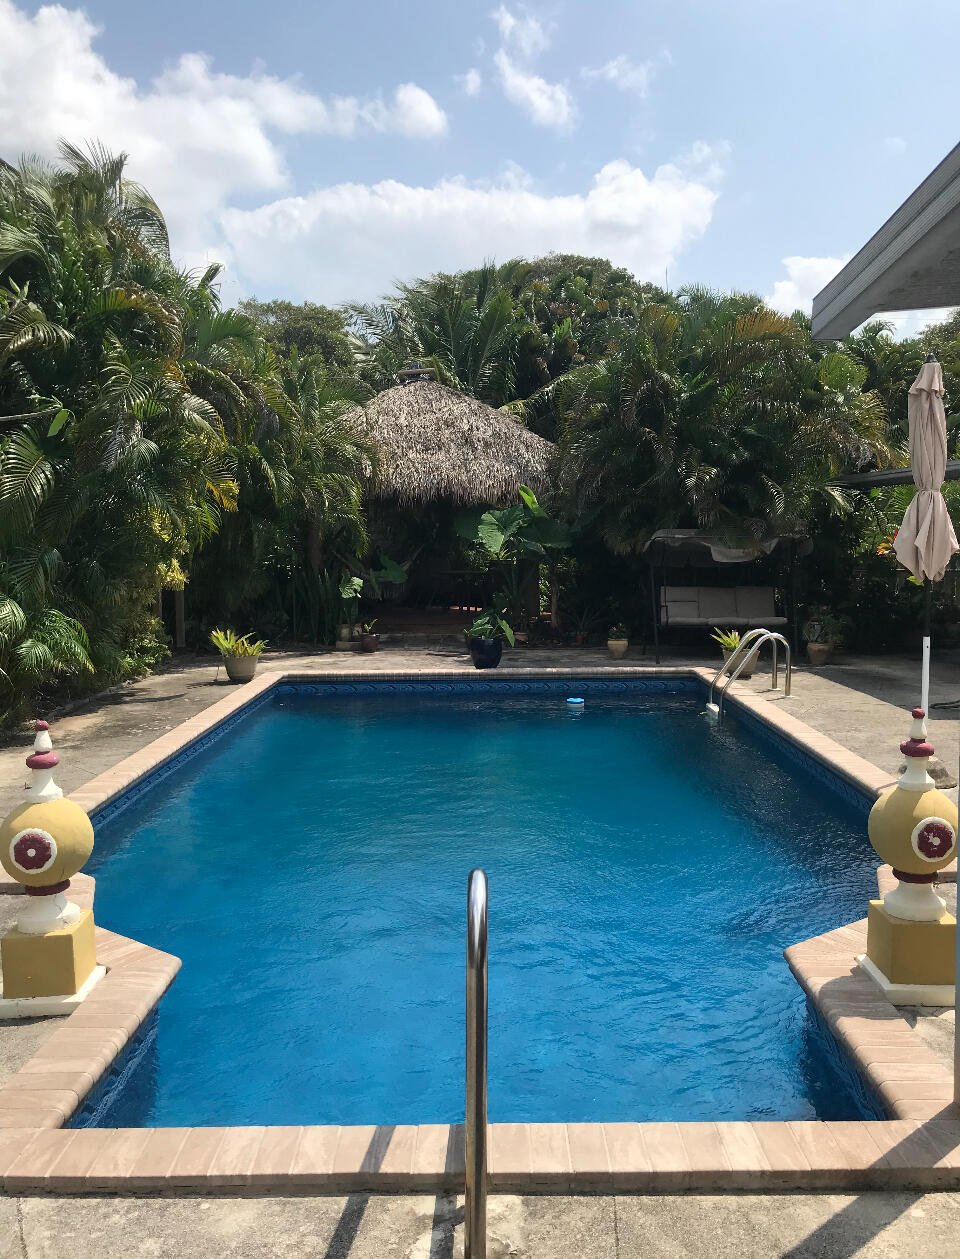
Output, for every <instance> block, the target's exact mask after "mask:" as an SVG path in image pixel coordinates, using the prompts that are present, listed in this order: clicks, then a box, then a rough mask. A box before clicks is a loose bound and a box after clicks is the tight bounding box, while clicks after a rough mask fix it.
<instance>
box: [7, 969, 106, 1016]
mask: <svg viewBox="0 0 960 1259" xmlns="http://www.w3.org/2000/svg"><path fill="white" fill-rule="evenodd" d="M106 973H107V968H106V966H95V967H94V968H93V970H92V971H91V972H90V975H89V977H88V978H87V979H86V980H85V981H84V983H83V984H82V985H81V986H80V988H79V989H78V991H77V992H74V993H72V994H71V995H70V996H67V997H11V998H10V999H9V1000H7V999H6V998H4V997H3V996H0V1019H37V1018H58V1017H59V1018H62V1017H63V1016H64V1015H66V1014H72V1013H73V1011H74V1010H75V1009H76V1008H77V1006H78V1005H80V1004H81V1003H82V1002H83V1000H84V999H85V998H86V997H88V996H89V995H90V993H91V992H92V991H93V989H94V988H95V987H96V986H97V984H98V983H99V982H100V980H101V979H102V978H103V977H104V975H105V974H106Z"/></svg>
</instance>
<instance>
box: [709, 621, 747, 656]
mask: <svg viewBox="0 0 960 1259" xmlns="http://www.w3.org/2000/svg"><path fill="white" fill-rule="evenodd" d="M710 637H711V638H712V639H713V641H714V642H715V643H719V645H720V647H721V648H722V649H723V650H724V651H736V650H737V648H738V647H739V646H740V631H739V630H735V629H731V630H722V629H718V628H717V626H714V627H713V633H712V634H711V635H710Z"/></svg>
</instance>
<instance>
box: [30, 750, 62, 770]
mask: <svg viewBox="0 0 960 1259" xmlns="http://www.w3.org/2000/svg"><path fill="white" fill-rule="evenodd" d="M59 764H60V757H59V756H57V754H56V752H33V753H32V754H31V755H30V756H28V757H27V768H28V769H54V768H55V767H56V766H57V765H59Z"/></svg>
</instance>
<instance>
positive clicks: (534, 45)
mask: <svg viewBox="0 0 960 1259" xmlns="http://www.w3.org/2000/svg"><path fill="white" fill-rule="evenodd" d="M490 16H491V17H492V18H493V20H494V21H495V22H496V24H497V29H498V30H499V32H500V42H501V43H502V44H504V45H505V46H506V47H509V48H512V49H514V50H515V51H516V52H517V53H519V55H520V56H521V57H525V58H527V59H532V58H533V57H536V56H537V55H538V53H541V52H543V51H544V49H545V48H547V47H548V46H549V44H550V40H549V39H548V38H547V33H546V31H545V30H544V29H543V24H542V23H541V22H538V21H537V19H536V18H535V17H531V16H530V15H529V14H526V13H525V14H521V15H520V16H517V15H516V14H515V13H511V12H510V10H509V9H508V8H507V6H506V5H504V4H501V5H500V7H499V8H498V9H495V10H494V11H493V13H491V15H490Z"/></svg>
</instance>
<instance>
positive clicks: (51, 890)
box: [23, 879, 70, 896]
mask: <svg viewBox="0 0 960 1259" xmlns="http://www.w3.org/2000/svg"><path fill="white" fill-rule="evenodd" d="M69 886H70V880H69V879H64V880H63V881H62V882H61V883H47V884H46V885H45V886H44V887H29V886H28V887H25V888H24V889H23V890H24V891H25V892H26V894H27V895H28V896H58V895H59V894H60V893H61V892H65V891H66V890H67V888H68V887H69Z"/></svg>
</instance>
